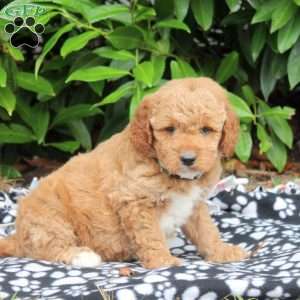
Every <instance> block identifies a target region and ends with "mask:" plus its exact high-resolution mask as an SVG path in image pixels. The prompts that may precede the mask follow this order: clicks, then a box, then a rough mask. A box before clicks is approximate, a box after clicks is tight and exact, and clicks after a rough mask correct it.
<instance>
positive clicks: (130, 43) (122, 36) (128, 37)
mask: <svg viewBox="0 0 300 300" xmlns="http://www.w3.org/2000/svg"><path fill="white" fill-rule="evenodd" d="M142 38H143V35H142V33H141V32H140V31H139V30H138V29H136V28H135V27H132V26H122V27H117V28H116V29H115V30H114V31H113V32H112V33H110V34H109V35H107V39H108V40H109V41H110V42H111V44H112V45H113V46H114V47H115V48H117V49H126V50H128V49H134V48H137V47H138V46H139V44H140V43H141V41H142Z"/></svg>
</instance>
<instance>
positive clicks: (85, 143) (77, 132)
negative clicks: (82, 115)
mask: <svg viewBox="0 0 300 300" xmlns="http://www.w3.org/2000/svg"><path fill="white" fill-rule="evenodd" d="M67 124H68V127H69V129H70V132H71V134H72V136H73V137H74V138H75V139H76V140H77V141H78V142H80V144H81V146H82V147H83V148H84V149H85V150H88V151H89V150H91V149H92V139H91V135H90V132H89V130H88V128H87V127H86V125H85V123H84V122H83V121H82V120H74V121H70V122H68V123H67Z"/></svg>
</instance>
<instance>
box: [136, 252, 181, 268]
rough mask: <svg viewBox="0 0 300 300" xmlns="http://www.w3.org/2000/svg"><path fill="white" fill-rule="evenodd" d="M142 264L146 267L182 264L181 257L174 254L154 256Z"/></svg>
mask: <svg viewBox="0 0 300 300" xmlns="http://www.w3.org/2000/svg"><path fill="white" fill-rule="evenodd" d="M142 265H143V267H144V268H146V269H156V268H163V267H173V266H180V265H181V259H179V258H178V257H176V256H173V255H168V256H167V255H165V256H157V257H152V258H151V259H149V260H147V261H143V262H142Z"/></svg>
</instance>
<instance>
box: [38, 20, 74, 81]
mask: <svg viewBox="0 0 300 300" xmlns="http://www.w3.org/2000/svg"><path fill="white" fill-rule="evenodd" d="M74 26H75V24H72V23H70V24H67V25H65V26H63V27H62V28H60V29H59V30H58V31H57V32H56V33H55V34H53V35H52V36H51V38H50V39H49V40H48V41H47V43H46V44H45V46H44V48H43V51H42V53H41V55H40V56H39V57H38V58H37V60H36V62H35V67H34V74H35V76H36V77H37V76H38V73H39V70H40V67H41V65H42V63H43V61H44V59H45V57H46V55H47V54H48V53H49V52H50V51H51V49H52V48H53V47H54V46H55V45H56V43H57V41H58V40H59V39H60V37H61V36H62V35H63V34H65V33H67V32H69V31H70V30H71V29H72V28H73V27H74Z"/></svg>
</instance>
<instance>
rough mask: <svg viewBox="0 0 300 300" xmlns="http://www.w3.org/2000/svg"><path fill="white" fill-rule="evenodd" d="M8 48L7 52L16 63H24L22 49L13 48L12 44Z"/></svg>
mask: <svg viewBox="0 0 300 300" xmlns="http://www.w3.org/2000/svg"><path fill="white" fill-rule="evenodd" d="M6 47H7V51H8V53H9V55H10V56H11V57H12V58H13V59H14V60H15V61H24V55H23V53H22V51H21V50H20V49H18V48H15V47H12V46H11V45H10V44H7V45H6Z"/></svg>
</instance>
